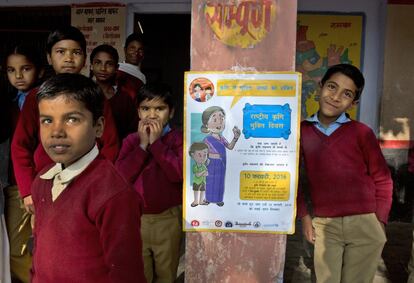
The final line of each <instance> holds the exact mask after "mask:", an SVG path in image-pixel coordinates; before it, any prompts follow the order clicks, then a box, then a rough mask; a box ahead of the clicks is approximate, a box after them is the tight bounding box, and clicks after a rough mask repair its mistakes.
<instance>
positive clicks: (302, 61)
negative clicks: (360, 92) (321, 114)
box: [296, 13, 365, 119]
mask: <svg viewBox="0 0 414 283" xmlns="http://www.w3.org/2000/svg"><path fill="white" fill-rule="evenodd" d="M364 22H365V19H364V15H363V14H318V13H298V22H297V41H296V71H298V72H301V73H302V118H303V119H305V118H306V117H309V116H311V115H312V114H314V113H316V112H317V110H318V108H319V104H318V96H317V92H318V87H319V82H320V80H321V78H322V77H323V75H324V73H325V72H326V70H327V69H328V68H329V66H332V65H335V64H339V63H348V64H352V65H355V66H356V67H358V68H361V64H362V59H363V54H362V52H363V34H364ZM348 112H349V114H350V116H351V118H352V119H357V117H358V108H356V107H355V108H352V109H351V110H349V111H348Z"/></svg>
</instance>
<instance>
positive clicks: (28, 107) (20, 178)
mask: <svg viewBox="0 0 414 283" xmlns="http://www.w3.org/2000/svg"><path fill="white" fill-rule="evenodd" d="M36 94H37V89H33V90H32V91H31V92H30V93H29V94H28V95H27V96H26V99H25V103H24V105H23V108H22V110H21V112H20V117H19V121H18V122H17V126H16V129H15V132H14V135H13V140H12V144H11V153H12V160H13V168H14V174H15V176H16V181H17V185H18V187H19V191H20V196H21V197H22V198H24V197H26V196H28V195H30V194H31V193H30V187H31V185H32V182H33V180H34V178H35V177H36V167H35V162H34V158H33V156H34V153H35V150H36V148H37V146H38V145H39V143H40V140H39V110H38V106H37V100H36Z"/></svg>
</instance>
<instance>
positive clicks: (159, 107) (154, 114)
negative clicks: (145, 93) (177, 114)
mask: <svg viewBox="0 0 414 283" xmlns="http://www.w3.org/2000/svg"><path fill="white" fill-rule="evenodd" d="M138 116H139V119H141V120H143V121H145V120H156V121H158V122H159V123H161V124H162V126H163V127H165V125H167V124H168V121H169V120H170V119H171V118H172V117H173V116H174V109H170V107H169V106H168V104H167V103H165V102H164V100H162V99H160V98H154V99H151V100H148V99H145V100H143V101H142V102H141V103H140V104H139V106H138Z"/></svg>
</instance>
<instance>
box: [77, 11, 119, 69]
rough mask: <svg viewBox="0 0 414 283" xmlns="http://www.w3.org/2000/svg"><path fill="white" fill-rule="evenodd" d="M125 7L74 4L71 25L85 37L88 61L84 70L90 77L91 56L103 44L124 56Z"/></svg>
mask: <svg viewBox="0 0 414 283" xmlns="http://www.w3.org/2000/svg"><path fill="white" fill-rule="evenodd" d="M125 19H126V11H125V5H122V4H116V3H92V4H73V5H72V10H71V23H72V25H73V26H74V27H77V28H78V29H79V30H80V31H81V32H82V33H83V35H84V36H85V39H86V53H87V61H86V64H85V67H84V68H83V70H82V73H83V74H84V75H88V76H89V56H90V54H91V52H92V50H93V49H94V48H95V47H96V46H98V45H101V44H109V45H111V46H113V47H115V48H116V49H117V50H118V53H119V57H120V58H122V56H123V50H124V48H123V46H124V41H125V32H126V28H125Z"/></svg>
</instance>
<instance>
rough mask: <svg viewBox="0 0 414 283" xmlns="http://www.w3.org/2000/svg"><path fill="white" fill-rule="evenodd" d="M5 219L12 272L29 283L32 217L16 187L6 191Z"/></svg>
mask: <svg viewBox="0 0 414 283" xmlns="http://www.w3.org/2000/svg"><path fill="white" fill-rule="evenodd" d="M4 195H5V211H4V214H5V217H6V227H7V234H8V236H9V243H10V271H11V274H12V277H15V278H17V279H19V280H20V281H22V282H23V283H26V282H29V279H30V268H31V267H32V256H31V255H30V253H29V251H28V249H27V241H28V240H29V237H30V236H31V235H32V227H31V224H30V218H31V215H30V214H29V213H28V212H26V210H25V208H24V205H23V201H22V199H21V198H20V194H19V190H18V188H17V187H16V186H10V187H7V188H5V189H4Z"/></svg>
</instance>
